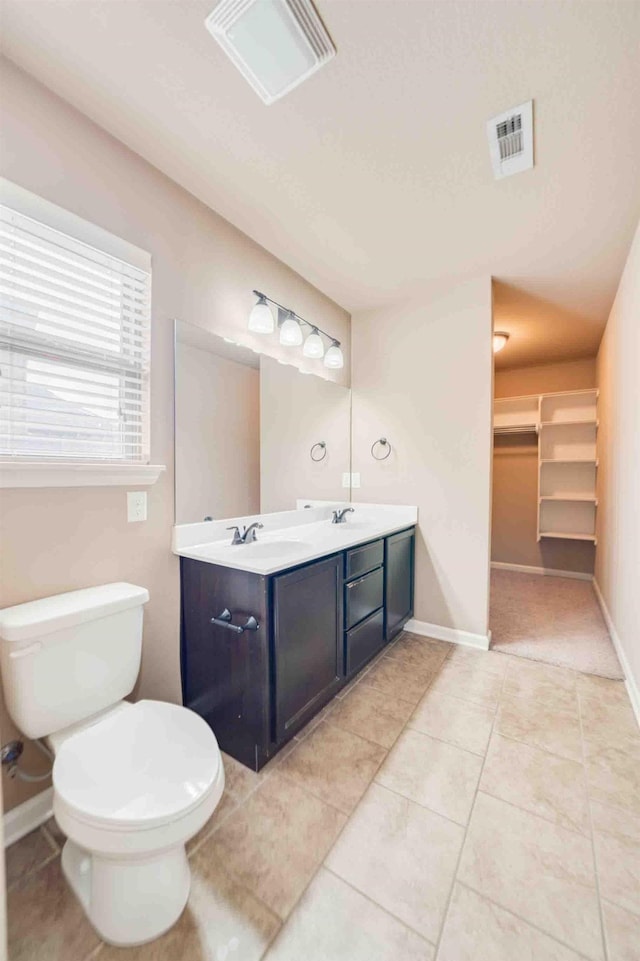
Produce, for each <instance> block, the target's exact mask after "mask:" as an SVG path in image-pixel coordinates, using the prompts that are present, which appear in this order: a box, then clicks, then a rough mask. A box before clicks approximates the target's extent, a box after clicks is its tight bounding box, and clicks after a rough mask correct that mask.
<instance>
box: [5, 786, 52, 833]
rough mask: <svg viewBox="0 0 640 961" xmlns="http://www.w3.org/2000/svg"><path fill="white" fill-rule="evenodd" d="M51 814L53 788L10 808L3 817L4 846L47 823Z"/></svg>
mask: <svg viewBox="0 0 640 961" xmlns="http://www.w3.org/2000/svg"><path fill="white" fill-rule="evenodd" d="M52 814H53V788H52V787H48V788H47V789H46V790H45V791H41V792H40V794H36V796H35V797H32V798H29V800H28V801H25V802H24V803H23V804H19V805H18V806H17V807H15V808H12V809H11V810H10V811H7V813H6V814H5V815H4V817H3V819H2V820H3V825H4V846H5V847H6V848H8V847H9V845H10V844H14V843H15V842H16V841H19V840H20V838H23V837H24V836H25V834H29V832H30V831H35V829H36V828H38V827H40V825H41V824H44V822H45V821H48V820H49V818H50V817H51V815H52Z"/></svg>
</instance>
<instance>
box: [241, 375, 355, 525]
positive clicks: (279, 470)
mask: <svg viewBox="0 0 640 961" xmlns="http://www.w3.org/2000/svg"><path fill="white" fill-rule="evenodd" d="M260 438H261V441H260V456H261V465H260V504H261V509H262V512H263V513H270V512H272V511H288V510H293V509H294V508H295V506H296V500H297V499H298V498H305V497H307V498H309V500H344V499H345V498H346V499H347V500H348V499H349V490H348V489H347V490H344V489H343V488H342V474H343V471H348V470H349V464H350V448H351V396H350V391H349V389H348V388H347V387H342V386H340V385H339V384H334V383H332V382H331V381H327V380H323V379H321V378H320V377H305V376H304V375H303V374H300V373H299V372H298V371H297V370H295V368H293V367H285V366H283V365H282V364H279V363H277V361H274V360H272V359H271V358H270V357H262V358H261V359H260ZM318 441H324V442H325V443H326V445H327V446H326V456H325V457H324V459H323V460H321V461H318V462H317V463H315V462H314V461H312V460H311V456H310V451H311V447H312V445H313V444H315V443H316V442H318ZM319 453H320V452H319V451H316V454H315V455H314V456H318V455H319Z"/></svg>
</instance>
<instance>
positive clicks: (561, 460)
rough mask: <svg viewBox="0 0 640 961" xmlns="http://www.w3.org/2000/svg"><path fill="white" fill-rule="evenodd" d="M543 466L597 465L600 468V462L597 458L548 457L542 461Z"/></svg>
mask: <svg viewBox="0 0 640 961" xmlns="http://www.w3.org/2000/svg"><path fill="white" fill-rule="evenodd" d="M540 463H541V464H595V466H596V467H597V466H598V461H597V460H596V458H595V457H586V458H582V457H547V458H544V459H542V460H541V461H540Z"/></svg>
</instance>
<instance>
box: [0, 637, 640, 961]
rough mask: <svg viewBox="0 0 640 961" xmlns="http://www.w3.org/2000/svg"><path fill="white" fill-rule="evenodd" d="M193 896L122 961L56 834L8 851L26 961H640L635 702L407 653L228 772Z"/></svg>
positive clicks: (535, 671) (511, 664)
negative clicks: (278, 748) (93, 915)
mask: <svg viewBox="0 0 640 961" xmlns="http://www.w3.org/2000/svg"><path fill="white" fill-rule="evenodd" d="M225 769H226V775H227V786H226V790H225V794H224V797H223V800H222V803H221V804H220V806H219V808H218V810H217V812H216V813H215V815H214V816H213V818H212V819H211V821H210V822H209V823H208V824H207V825H206V826H205V828H203V830H202V831H201V832H200V834H199V835H198V836H197V837H196V838H194V839H193V841H192V842H191V843H190V844H189V854H190V858H191V867H192V875H193V882H192V890H191V895H190V899H189V904H188V906H187V908H186V910H185V912H184V914H183V915H182V917H181V918H180V920H179V922H178V923H177V924H176V925H175V927H174V928H173V929H172V930H171V931H170V932H169V933H168V934H166V935H165V936H164V937H162V938H160V939H159V940H157V941H155V942H154V943H152V944H148V945H144V946H142V947H139V948H134V949H116V948H112V947H109V946H108V945H105V944H101V943H100V941H99V939H98V938H97V936H96V935H95V933H94V932H93V930H92V928H91V927H90V925H89V924H88V922H87V921H86V919H85V917H84V915H83V913H82V911H81V910H80V908H79V906H78V904H77V902H76V901H75V898H74V897H73V895H72V894H71V893H70V892H69V890H68V889H67V887H66V884H65V882H64V880H63V878H62V876H61V873H60V858H59V851H60V847H61V845H62V843H63V841H64V838H63V837H62V836H61V834H60V832H59V831H58V830H57V828H56V826H55V824H54V823H53V822H49V824H48V825H45V826H44V827H42V828H40V829H39V830H38V831H35V832H34V833H33V834H30V835H28V836H27V837H26V838H23V839H22V840H21V841H19V842H18V843H17V844H15V845H13V846H12V847H11V848H9V850H8V852H7V876H8V884H9V896H8V906H9V938H10V959H11V961H259V959H264V961H435V959H437V961H521V959H522V961H524V959H530V961H579V959H582V961H585V959H591V961H639V959H640V732H639V731H638V727H637V725H636V723H635V719H634V717H633V712H632V710H631V706H630V704H629V700H628V697H627V694H626V691H625V689H624V685H623V684H622V682H619V681H613V680H604V679H602V678H596V677H591V676H587V675H582V674H576V673H574V672H572V671H569V670H566V669H563V668H554V667H549V666H547V665H543V664H539V663H536V662H533V661H527V660H523V659H521V658H516V657H512V656H509V655H506V654H501V653H497V652H486V653H485V652H479V651H472V650H468V649H465V648H452V647H450V646H449V645H446V644H444V643H443V642H441V641H433V640H428V639H425V638H419V637H416V636H415V635H411V634H403V635H401V637H400V638H399V639H398V640H397V641H396V642H395V643H394V644H393V645H392V646H391V647H390V648H388V649H387V650H386V651H385V652H384V655H383V656H382V657H380V658H379V659H378V660H377V661H376V662H375V663H374V664H372V665H371V666H370V667H369V669H368V670H366V671H365V672H364V673H363V674H362V675H361V676H360V677H359V678H358V680H357V683H355V684H353V685H351V686H350V687H349V688H348V689H345V690H344V691H343V692H341V696H340V697H338V698H336V699H335V700H334V701H333V702H332V704H331V705H329V707H328V708H327V709H325V711H323V712H322V714H321V716H320V717H319V718H318V719H315V720H314V721H313V722H311V724H309V725H308V728H307V729H306V730H305V731H303V732H302V733H301V735H299V736H298V737H297V738H296V739H295V740H294V741H293V742H292V743H291V744H290V745H289V746H288V747H287V749H285V750H284V751H283V752H281V754H280V755H279V756H278V757H277V758H275V759H274V760H273V761H272V762H271V763H270V764H269V765H268V766H267V768H265V770H264V771H262V772H260V773H259V774H255V773H253V772H252V771H249V770H248V769H246V768H244V767H242V766H241V765H240V764H238V763H237V762H236V761H234V760H232V759H231V758H228V757H225Z"/></svg>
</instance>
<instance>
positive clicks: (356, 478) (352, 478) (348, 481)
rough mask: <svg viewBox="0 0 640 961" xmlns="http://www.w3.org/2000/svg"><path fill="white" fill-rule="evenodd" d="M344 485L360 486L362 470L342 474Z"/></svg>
mask: <svg viewBox="0 0 640 961" xmlns="http://www.w3.org/2000/svg"><path fill="white" fill-rule="evenodd" d="M342 486H343V487H360V472H359V471H357V472H356V473H355V474H349V473H348V472H345V473H344V474H343V475H342Z"/></svg>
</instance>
